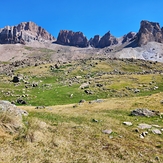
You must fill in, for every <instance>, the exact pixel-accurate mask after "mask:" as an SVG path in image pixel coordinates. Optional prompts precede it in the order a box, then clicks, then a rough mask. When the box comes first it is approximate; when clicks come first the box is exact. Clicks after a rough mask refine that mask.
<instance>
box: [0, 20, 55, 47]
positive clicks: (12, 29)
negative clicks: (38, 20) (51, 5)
mask: <svg viewBox="0 0 163 163" xmlns="http://www.w3.org/2000/svg"><path fill="white" fill-rule="evenodd" d="M36 40H37V41H40V42H44V41H46V40H49V41H52V40H54V37H53V36H52V35H51V34H49V33H48V32H47V31H46V30H45V29H43V28H42V27H39V26H38V25H36V24H35V23H33V22H23V23H20V24H19V25H17V26H6V27H5V28H2V29H0V44H16V43H21V44H25V43H26V42H31V41H36Z"/></svg>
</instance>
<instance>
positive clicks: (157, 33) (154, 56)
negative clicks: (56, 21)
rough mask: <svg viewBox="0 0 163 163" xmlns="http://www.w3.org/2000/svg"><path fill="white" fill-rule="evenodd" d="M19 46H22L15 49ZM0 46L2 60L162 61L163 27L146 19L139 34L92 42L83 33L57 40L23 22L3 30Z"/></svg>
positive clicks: (66, 33)
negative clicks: (116, 59)
mask: <svg viewBox="0 0 163 163" xmlns="http://www.w3.org/2000/svg"><path fill="white" fill-rule="evenodd" d="M16 43H21V44H22V45H21V44H17V46H15V45H14V44H16ZM0 44H1V45H0V60H1V61H8V60H10V61H12V60H14V61H15V60H21V59H27V58H28V57H29V56H31V55H32V56H33V57H36V56H37V57H43V58H46V55H48V57H49V59H52V60H61V61H67V60H76V59H85V58H90V57H95V58H96V57H101V58H135V59H144V60H152V61H159V62H163V27H162V28H161V27H160V25H159V23H156V22H150V21H146V20H143V21H141V23H140V29H139V31H138V32H137V33H135V32H129V33H127V34H125V35H124V36H122V37H120V38H116V37H115V36H113V35H112V34H111V32H110V31H109V32H107V33H106V34H104V36H102V37H101V36H100V35H95V36H94V37H93V38H91V39H90V40H88V39H87V37H86V36H85V35H84V34H83V33H82V32H74V31H71V30H61V31H60V32H59V34H58V37H57V39H56V40H55V38H54V37H53V36H52V35H51V34H49V33H48V32H47V31H46V30H45V29H43V28H42V27H39V26H37V25H36V24H35V23H33V22H24V23H20V24H19V25H17V26H11V27H10V26H7V27H5V28H2V29H0ZM2 44H7V45H6V46H5V45H2ZM8 44H11V45H10V46H9V45H8ZM23 44H27V45H28V46H29V48H28V47H24V46H23ZM65 45H66V46H65ZM45 49H46V50H45Z"/></svg>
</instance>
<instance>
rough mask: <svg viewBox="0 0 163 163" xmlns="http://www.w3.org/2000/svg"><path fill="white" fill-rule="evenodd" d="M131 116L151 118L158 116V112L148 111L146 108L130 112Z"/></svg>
mask: <svg viewBox="0 0 163 163" xmlns="http://www.w3.org/2000/svg"><path fill="white" fill-rule="evenodd" d="M131 115H134V116H145V117H152V116H156V115H159V111H154V110H148V109H146V108H138V109H135V110H133V111H132V112H131Z"/></svg>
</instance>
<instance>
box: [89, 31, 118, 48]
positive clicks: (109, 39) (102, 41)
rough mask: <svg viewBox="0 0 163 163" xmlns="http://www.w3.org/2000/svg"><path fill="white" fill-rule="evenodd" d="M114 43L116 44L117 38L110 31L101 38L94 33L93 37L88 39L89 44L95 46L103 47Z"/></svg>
mask: <svg viewBox="0 0 163 163" xmlns="http://www.w3.org/2000/svg"><path fill="white" fill-rule="evenodd" d="M116 44H118V39H117V38H116V37H114V36H112V35H111V33H110V31H109V32H107V33H106V34H105V35H104V36H102V37H101V38H100V36H99V35H95V36H94V38H93V39H90V45H91V46H92V47H95V48H105V47H108V46H111V45H116Z"/></svg>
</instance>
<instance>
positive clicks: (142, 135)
mask: <svg viewBox="0 0 163 163" xmlns="http://www.w3.org/2000/svg"><path fill="white" fill-rule="evenodd" d="M147 135H148V132H147V131H144V132H142V133H141V134H140V135H139V137H140V138H141V139H144V138H145V137H146V136H147Z"/></svg>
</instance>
